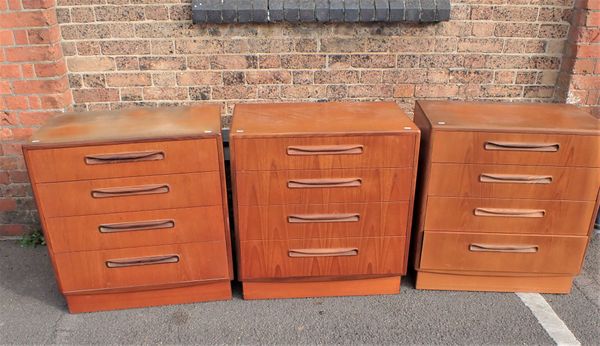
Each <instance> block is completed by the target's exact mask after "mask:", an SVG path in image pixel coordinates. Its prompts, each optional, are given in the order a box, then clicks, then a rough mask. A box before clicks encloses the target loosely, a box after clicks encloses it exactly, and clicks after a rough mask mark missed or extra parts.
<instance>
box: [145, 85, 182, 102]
mask: <svg viewBox="0 0 600 346" xmlns="http://www.w3.org/2000/svg"><path fill="white" fill-rule="evenodd" d="M143 94H144V100H186V99H187V98H188V89H187V88H179V87H149V88H144V90H143Z"/></svg>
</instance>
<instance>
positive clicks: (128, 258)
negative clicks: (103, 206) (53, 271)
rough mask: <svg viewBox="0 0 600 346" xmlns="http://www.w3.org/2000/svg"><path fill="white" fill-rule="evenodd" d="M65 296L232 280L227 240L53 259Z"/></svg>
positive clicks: (89, 253)
mask: <svg viewBox="0 0 600 346" xmlns="http://www.w3.org/2000/svg"><path fill="white" fill-rule="evenodd" d="M54 259H55V262H56V268H57V271H58V272H57V274H58V278H59V280H60V283H61V287H62V290H63V293H74V292H77V291H87V290H100V289H119V288H121V289H122V288H134V287H138V288H142V287H144V286H160V285H168V284H175V283H184V282H190V281H206V280H227V279H229V274H228V267H227V255H226V250H225V241H217V242H204V243H189V244H177V245H164V246H154V247H140V248H128V249H118V250H105V251H91V252H69V253H61V254H56V255H55V256H54Z"/></svg>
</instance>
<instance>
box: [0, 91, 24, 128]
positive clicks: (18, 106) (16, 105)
mask: <svg viewBox="0 0 600 346" xmlns="http://www.w3.org/2000/svg"><path fill="white" fill-rule="evenodd" d="M4 103H5V105H6V107H7V109H10V110H23V109H27V108H29V102H28V101H27V97H26V96H10V95H9V96H4ZM12 125H17V124H16V123H13V124H12Z"/></svg>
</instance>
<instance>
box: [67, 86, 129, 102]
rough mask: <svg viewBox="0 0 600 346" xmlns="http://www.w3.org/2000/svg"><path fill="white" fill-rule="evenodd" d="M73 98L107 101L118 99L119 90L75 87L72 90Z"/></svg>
mask: <svg viewBox="0 0 600 346" xmlns="http://www.w3.org/2000/svg"><path fill="white" fill-rule="evenodd" d="M73 100H74V101H75V102H78V103H83V102H108V101H118V100H119V91H118V90H117V89H106V88H102V89H77V90H73Z"/></svg>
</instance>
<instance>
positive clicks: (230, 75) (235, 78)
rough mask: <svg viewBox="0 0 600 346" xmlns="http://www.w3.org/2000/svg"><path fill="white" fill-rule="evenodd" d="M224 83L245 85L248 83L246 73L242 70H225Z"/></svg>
mask: <svg viewBox="0 0 600 346" xmlns="http://www.w3.org/2000/svg"><path fill="white" fill-rule="evenodd" d="M223 84H224V85H243V84H246V74H245V73H244V72H242V71H225V72H223Z"/></svg>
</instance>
